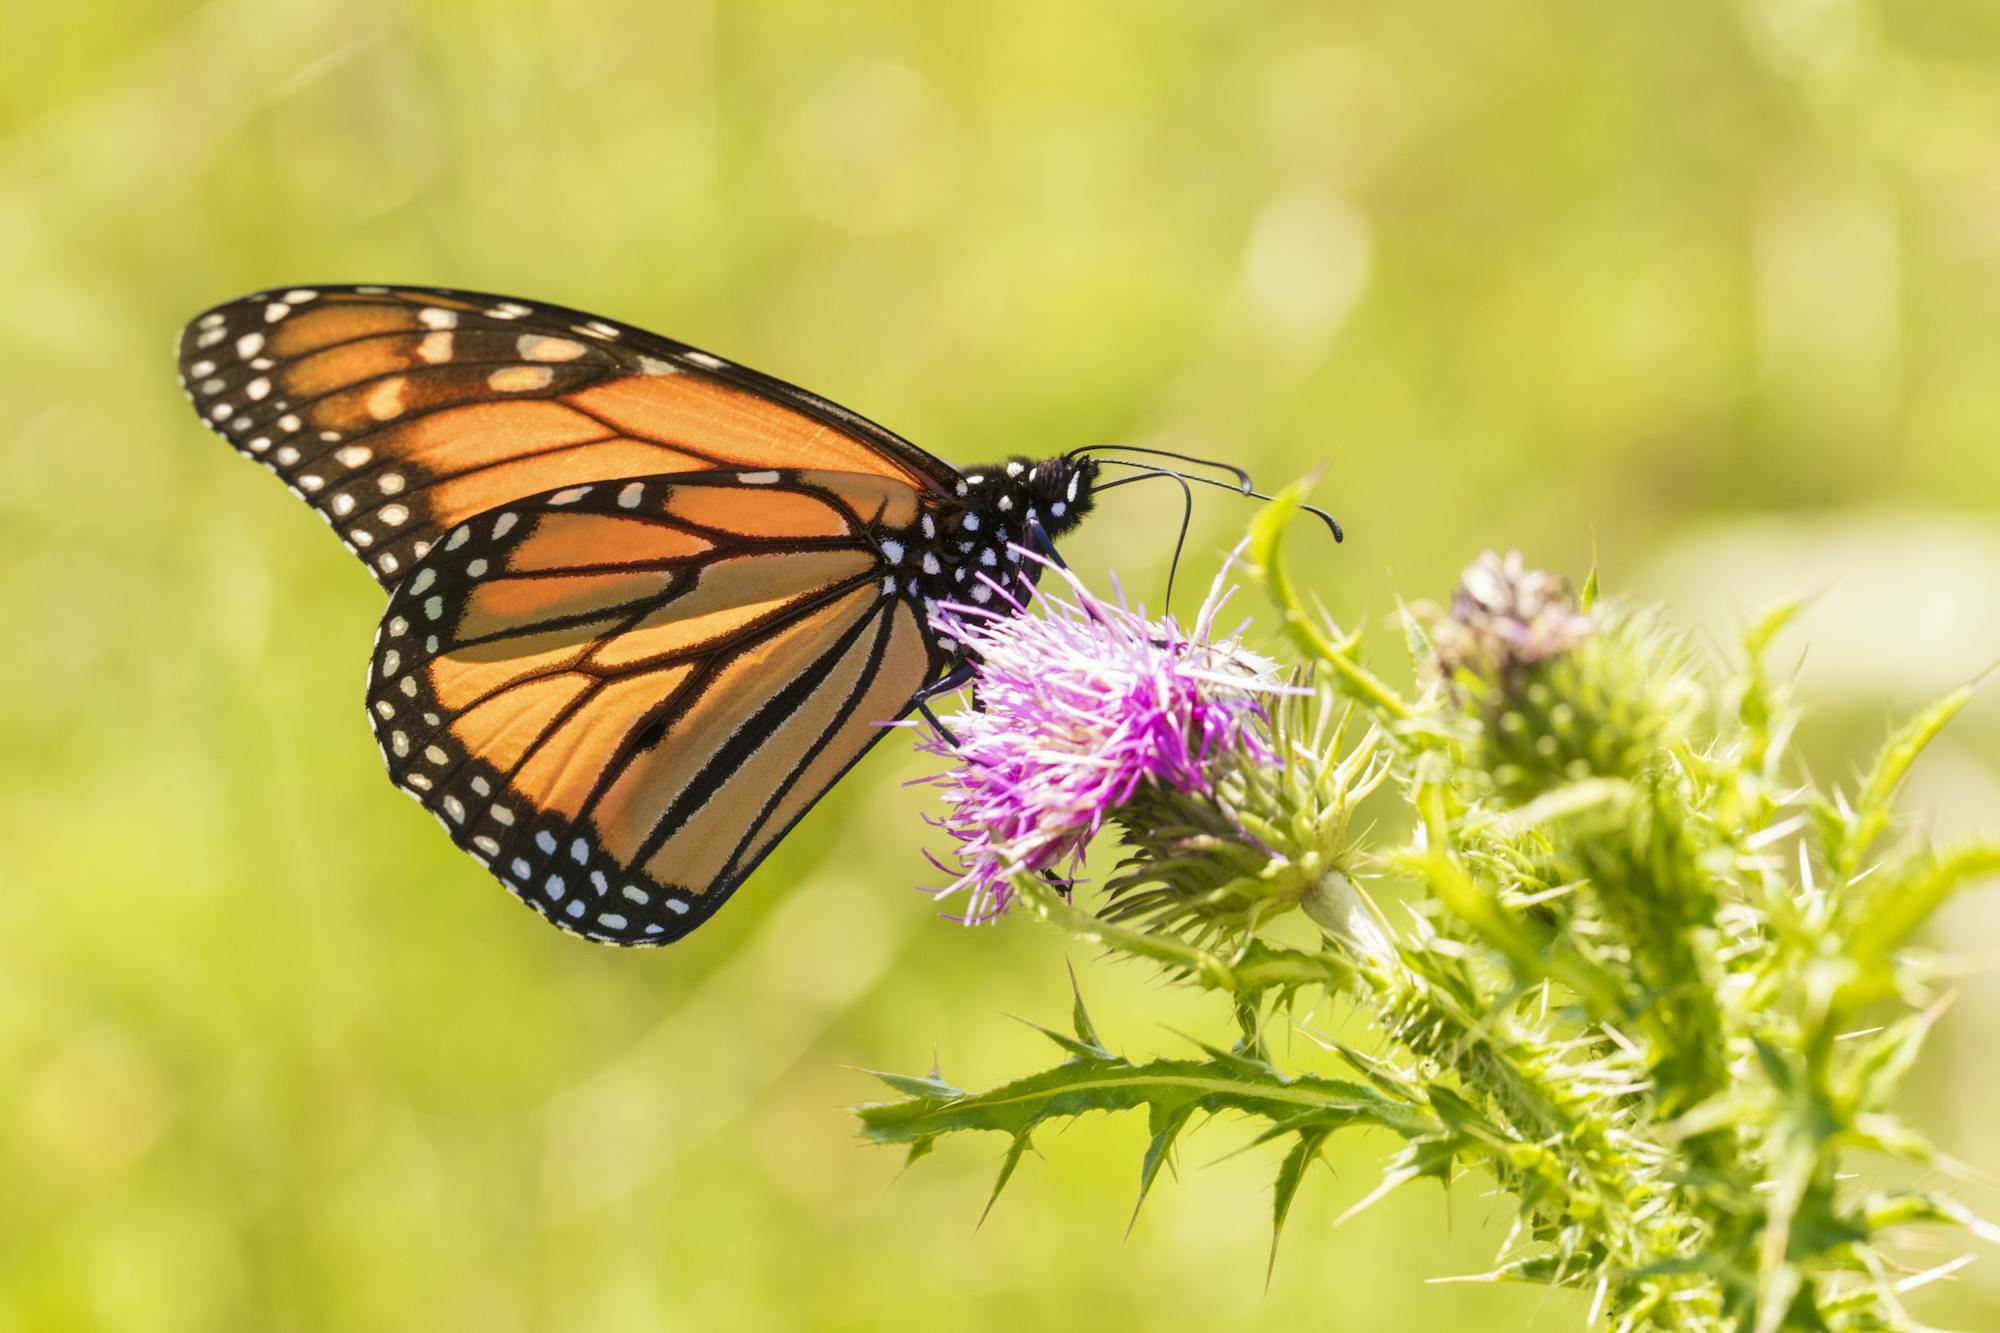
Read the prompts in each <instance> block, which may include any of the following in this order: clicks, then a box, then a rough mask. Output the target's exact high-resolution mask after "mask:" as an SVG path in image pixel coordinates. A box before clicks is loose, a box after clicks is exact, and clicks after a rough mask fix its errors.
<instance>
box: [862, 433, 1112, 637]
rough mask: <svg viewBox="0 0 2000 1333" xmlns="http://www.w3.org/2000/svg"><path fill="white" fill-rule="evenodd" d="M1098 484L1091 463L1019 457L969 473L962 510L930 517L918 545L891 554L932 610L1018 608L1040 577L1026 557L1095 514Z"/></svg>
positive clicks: (960, 493) (960, 491)
mask: <svg viewBox="0 0 2000 1333" xmlns="http://www.w3.org/2000/svg"><path fill="white" fill-rule="evenodd" d="M1096 476H1097V464H1096V463H1094V462H1092V461H1091V460H1090V459H1087V458H1048V459H1043V460H1042V461H1040V462H1036V461H1034V460H1033V459H1028V458H1018V457H1017V458H1010V459H1008V460H1007V461H1006V462H1004V463H995V464H991V465H988V466H983V467H971V468H967V469H966V470H965V473H964V475H963V476H962V477H960V478H959V480H958V482H957V483H956V484H955V486H954V487H953V489H954V491H955V492H956V496H955V498H956V501H957V504H956V505H955V506H953V507H949V508H941V509H939V510H938V511H937V512H936V513H935V514H933V513H931V512H926V513H925V514H924V516H923V520H922V527H921V537H920V540H918V541H917V542H913V543H912V544H911V547H910V549H908V550H904V549H902V548H901V547H900V546H895V547H894V548H893V549H891V550H889V551H887V552H886V553H887V554H889V555H890V556H891V557H892V558H894V559H895V561H896V563H898V564H900V565H902V566H903V568H905V569H907V570H908V571H909V574H908V577H909V580H910V582H909V587H910V589H911V591H912V592H914V593H916V594H917V595H918V596H920V597H921V598H922V599H923V601H924V603H925V605H926V608H927V609H928V607H929V606H931V605H933V604H935V603H937V602H955V603H961V604H971V605H985V604H987V603H991V602H994V601H995V600H996V599H1000V598H1003V597H1005V598H1011V599H1014V600H1020V599H1021V598H1023V597H1024V596H1025V595H1026V593H1027V592H1028V590H1029V588H1030V587H1032V585H1033V584H1034V583H1035V581H1036V578H1037V577H1038V576H1039V575H1040V573H1041V570H1042V566H1041V564H1040V563H1039V562H1038V561H1036V560H1034V559H1032V558H1024V557H1023V556H1022V554H1021V553H1022V552H1023V551H1028V552H1041V551H1042V550H1043V549H1044V548H1045V547H1046V546H1047V545H1048V544H1049V543H1051V542H1053V541H1054V540H1055V539H1057V538H1059V537H1061V536H1063V535H1064V534H1066V533H1068V532H1069V531H1070V530H1071V529H1073V528H1074V527H1076V525H1077V523H1078V522H1079V521H1081V519H1082V518H1083V516H1084V515H1085V514H1087V513H1089V512H1090V505H1091V499H1092V494H1091V491H1092V484H1093V482H1094V481H1095V480H1096ZM892 546H893V544H892Z"/></svg>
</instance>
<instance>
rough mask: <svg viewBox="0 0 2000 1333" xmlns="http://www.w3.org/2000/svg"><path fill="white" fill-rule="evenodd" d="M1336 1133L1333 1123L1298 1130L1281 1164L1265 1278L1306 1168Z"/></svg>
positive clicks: (1273, 1195)
mask: <svg viewBox="0 0 2000 1333" xmlns="http://www.w3.org/2000/svg"><path fill="white" fill-rule="evenodd" d="M1332 1133H1333V1129H1332V1127H1331V1126H1320V1125H1314V1126H1310V1127H1307V1128H1303V1129H1300V1130H1299V1131H1298V1141H1297V1142H1296V1143H1294V1144H1293V1145H1292V1150H1291V1151H1290V1152H1288V1153H1286V1154H1285V1159H1284V1161H1282V1162H1280V1163H1279V1164H1278V1179H1277V1182H1276V1184H1275V1185H1274V1186H1273V1187H1272V1191H1271V1257H1270V1258H1269V1259H1267V1260H1266V1261H1265V1263H1264V1281H1265V1283H1266V1284H1268V1283H1269V1282H1270V1281H1271V1274H1272V1273H1273V1272H1275V1271H1276V1270H1277V1267H1278V1241H1279V1239H1280V1238H1281V1237H1282V1236H1283V1235H1284V1234H1285V1217H1286V1215H1287V1214H1289V1213H1290V1212H1291V1211H1292V1199H1293V1198H1294V1197H1295V1196H1296V1195H1297V1194H1298V1192H1299V1186H1300V1185H1302V1184H1304V1183H1305V1178H1306V1168H1307V1167H1309V1166H1311V1165H1312V1164H1313V1162H1314V1161H1315V1160H1317V1159H1318V1157H1319V1154H1320V1149H1321V1148H1323V1147H1324V1146H1325V1145H1326V1141H1327V1139H1328V1137H1329V1136H1331V1135H1332Z"/></svg>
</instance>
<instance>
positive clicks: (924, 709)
mask: <svg viewBox="0 0 2000 1333" xmlns="http://www.w3.org/2000/svg"><path fill="white" fill-rule="evenodd" d="M971 683H972V663H970V662H961V663H959V664H958V665H957V666H956V667H953V668H952V669H951V671H950V672H948V673H947V674H946V675H945V676H944V678H943V679H941V680H938V681H936V682H935V683H933V684H930V685H926V686H925V687H924V688H923V689H922V690H920V691H918V693H917V711H918V712H919V713H922V714H923V716H924V721H926V722H928V723H930V724H931V730H932V731H935V732H936V733H937V734H938V735H940V736H942V737H944V743H945V744H946V745H949V746H951V747H953V748H954V749H956V748H957V746H958V737H956V736H954V735H952V734H951V728H950V727H947V726H946V725H945V724H944V723H943V722H940V721H939V720H938V715H937V714H936V713H933V712H932V711H931V703H930V701H931V700H932V699H935V698H936V697H937V696H938V695H940V694H950V693H951V692H952V691H954V690H962V689H964V688H965V687H966V686H967V685H969V684H971Z"/></svg>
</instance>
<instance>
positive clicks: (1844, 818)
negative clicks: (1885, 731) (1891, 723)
mask: <svg viewBox="0 0 2000 1333" xmlns="http://www.w3.org/2000/svg"><path fill="white" fill-rule="evenodd" d="M1975 689H1976V686H1973V685H1962V686H1960V687H1959V688H1958V689H1956V690H1953V691H1952V692H1951V693H1950V694H1947V695H1945V697H1944V698H1942V699H1940V700H1938V701H1937V702H1936V703H1934V704H1932V705H1931V706H1930V707H1929V708H1926V709H1924V710H1923V711H1922V712H1920V713H1918V714H1917V715H1916V716H1915V717H1913V718H1911V719H1910V720H1909V721H1908V722H1905V723H1904V724H1903V725H1902V726H1901V727H1899V728H1897V729H1896V731H1895V733H1894V734H1893V735H1891V736H1890V737H1889V739H1888V741H1887V742H1885V743H1884V744H1883V746H1882V752H1881V753H1880V754H1878V755H1877V756H1876V757H1875V763H1874V764H1873V766H1871V767H1870V768H1869V770H1868V774H1867V776H1866V777H1864V778H1863V779H1862V781H1861V790H1860V792H1859V794H1858V795H1857V796H1856V798H1855V802H1854V808H1853V809H1852V811H1846V812H1843V811H1841V810H1839V808H1838V807H1837V806H1835V805H1834V804H1833V803H1831V802H1829V801H1826V800H1824V799H1822V800H1821V801H1820V802H1818V814H1819V821H1820V824H1821V828H1822V837H1823V838H1824V839H1825V840H1826V844H1827V845H1826V858H1827V864H1828V866H1829V867H1830V869H1831V871H1832V875H1833V884H1834V887H1835V888H1836V889H1838V888H1841V887H1842V886H1844V885H1846V883H1847V882H1848V881H1849V880H1850V879H1852V878H1853V877H1854V872H1855V870H1856V869H1857V868H1858V867H1859V865H1860V863H1861V858H1862V857H1864V856H1866V855H1867V854H1868V848H1869V847H1870V846H1871V845H1872V844H1873V843H1874V841H1875V839H1876V838H1877V837H1879V836H1880V835H1881V833H1882V830H1883V829H1885V828H1887V827H1888V826H1889V816H1890V813H1891V802H1892V801H1893V800H1894V799H1895V795H1896V789H1897V788H1899V787H1900V786H1902V784H1903V777H1904V775H1905V774H1907V773H1908V772H1909V771H1910V765H1911V764H1913V763H1915V762H1916V761H1917V756H1918V755H1920V754H1922V753H1923V752H1924V749H1925V748H1926V747H1927V746H1929V745H1930V743H1931V742H1932V741H1933V740H1935V739H1936V738H1937V734H1938V733H1939V732H1940V731H1943V730H1944V728H1945V724H1946V723H1948V722H1950V721H1951V720H1952V718H1954V717H1956V716H1958V713H1959V710H1961V709H1963V708H1964V707H1965V705H1966V704H1968V703H1970V702H1971V700H1972V696H1973V694H1974V692H1975Z"/></svg>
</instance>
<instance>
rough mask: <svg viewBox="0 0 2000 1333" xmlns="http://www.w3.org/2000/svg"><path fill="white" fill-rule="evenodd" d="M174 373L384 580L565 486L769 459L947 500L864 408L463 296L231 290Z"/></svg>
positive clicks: (207, 415) (415, 291) (585, 323)
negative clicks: (459, 528)
mask: <svg viewBox="0 0 2000 1333" xmlns="http://www.w3.org/2000/svg"><path fill="white" fill-rule="evenodd" d="M180 371H181V380H182V384H183V386H184V387H185V389H186V390H187V393H188V395H189V397H190V399H191V400H192V401H193V402H194V405H195V408H196V410H197V411H198V412H199V413H200V414H201V417H202V420H203V421H204V422H206V423H207V424H208V425H209V427H210V428H211V429H213V430H215V431H216V432H217V433H219V434H221V435H222V436H223V438H224V439H226V440H228V441H229V442H230V443H231V444H232V445H234V446H235V447H236V448H237V449H238V450H240V451H242V452H243V453H245V454H247V455H249V456H250V457H251V458H253V459H255V460H257V461H258V462H261V463H263V464H265V465H266V466H268V467H270V468H271V469H272V470H274V471H275V472H277V474H278V475H279V476H280V477H281V478H283V479H284V481H285V482H286V483H287V484H288V485H290V486H291V488H292V489H293V491H294V492H295V493H296V494H298V495H299V496H300V497H301V498H302V499H304V500H305V501H306V502H307V503H308V504H310V505H312V506H313V508H314V509H316V510H318V511H319V513H320V515H321V516H322V517H324V518H325V519H326V520H327V521H328V522H329V523H330V524H332V525H333V527H334V530H335V531H336V532H337V533H338V534H339V535H340V537H341V539H342V540H343V541H344V542H345V543H346V544H347V545H348V547H349V548H350V549H351V550H353V551H354V552H355V554H357V555H358V556H360V557H361V559H362V560H363V561H364V562H366V563H367V565H368V567H369V569H370V570H371V571H372V572H373V573H374V574H375V576H376V578H377V579H378V580H379V581H381V582H382V583H383V584H384V585H385V586H388V587H393V586H395V584H396V583H397V582H399V581H400V580H402V579H403V578H405V577H407V576H408V575H409V574H410V573H411V571H412V570H413V568H414V567H415V566H416V565H417V563H418V562H419V561H420V560H422V559H423V557H424V555H425V554H426V553H427V552H428V551H429V550H430V548H431V546H432V545H433V544H434V543H435V542H436V541H437V540H438V538H439V537H440V535H442V534H443V533H444V532H446V531H447V530H449V529H451V528H453V527H455V526H456V525H457V524H459V523H462V522H464V521H465V520H466V519H469V518H471V517H472V516H474V515H475V514H479V513H482V512H485V511H488V510H496V509H498V508H499V507H501V506H503V505H506V504H509V503H512V502H514V501H517V500H520V499H523V498H524V497H527V496H532V495H537V494H542V493H545V492H549V491H552V490H554V489H557V488H558V487H562V486H566V485H575V484H581V483H589V482H601V481H608V480H610V479H613V478H624V477H635V476H648V475H661V474H670V473H685V472H694V471H701V470H707V469H722V470H728V469H735V468H746V467H747V468H773V467H776V468H814V469H821V470H830V471H845V472H855V473H866V474H871V475H874V476H878V477H884V478H889V479H892V480H894V481H897V482H900V483H902V484H904V485H907V486H910V487H914V488H917V489H918V490H920V491H929V492H932V493H948V491H949V488H950V486H951V484H952V482H953V480H954V479H955V476H956V474H955V473H954V472H953V471H952V470H951V468H949V467H948V466H947V465H945V464H943V463H941V462H939V461H938V460H936V459H934V458H932V457H931V456H930V455H928V454H926V453H924V452H923V451H922V450H920V449H918V448H917V447H916V446H915V445H912V444H910V443H909V442H908V441H905V440H903V439H902V438H901V437H900V436H897V435H895V434H894V433H893V432H891V431H888V430H886V429H884V428H883V427H881V426H877V425H875V424H874V423H873V422H870V421H868V420H866V419H865V418H862V417H860V416H857V415H855V414H854V413H851V412H848V411H847V410H846V409H844V408H841V407H838V406H836V405H835V404H833V403H830V402H828V401H827V400H825V399H823V398H819V397H817V396H816V395H814V394H811V393H808V392H806V391H805V390H803V389H799V388H797V387H795V386H793V385H790V384H786V383H784V382H783V381H781V380H776V379H773V378H771V377H769V376H765V375H761V374H759V373H757V372H755V371H752V370H748V369H746V368H744V367H740V366H736V365H734V364H732V363H729V362H727V361H724V360H723V359H721V358H719V357H716V356H712V355H710V354H708V353H706V352H702V351H700V350H698V349H696V348H693V347H689V346H687V345H686V344H684V343H678V342H674V341H672V340H671V339H667V338H662V337H660V336H658V335H656V334H652V333H647V332H646V331H644V330H642V329H637V328H634V327H632V326H630V325H625V324H619V323H617V322H615V321H611V320H605V319H601V318H599V317H597V316H594V315H589V314H585V313H583V312H581V311H575V310H568V309H565V308H563V307H560V306H550V305H544V304H539V303H533V302H527V301H520V300H515V299H512V298H507V297H498V296H487V295H482V294H479V293H473V292H460V291H450V290H444V289H420V288H402V287H382V286H372V287H351V286H325V287H301V288H292V289H289V290H285V291H274V292H268V293H259V294H257V295H254V296H249V297H244V298H242V299H240V300H237V301H232V302H229V303H228V304H226V305H222V306H218V307H216V308H215V309H213V310H210V311H209V312H207V313H206V314H203V315H201V316H199V317H198V318H196V319H195V320H194V321H193V322H191V323H190V324H189V325H188V326H187V328H186V329H185V330H184V331H183V333H182V335H181V342H180Z"/></svg>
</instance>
